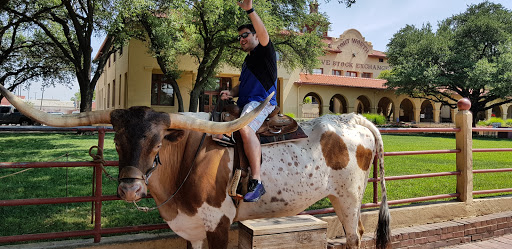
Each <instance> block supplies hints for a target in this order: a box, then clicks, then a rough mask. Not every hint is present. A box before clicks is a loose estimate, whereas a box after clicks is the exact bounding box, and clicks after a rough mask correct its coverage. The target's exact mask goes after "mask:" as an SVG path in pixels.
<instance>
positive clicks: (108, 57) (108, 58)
mask: <svg viewBox="0 0 512 249" xmlns="http://www.w3.org/2000/svg"><path fill="white" fill-rule="evenodd" d="M108 67H110V56H109V57H108Z"/></svg>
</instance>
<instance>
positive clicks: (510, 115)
mask: <svg viewBox="0 0 512 249" xmlns="http://www.w3.org/2000/svg"><path fill="white" fill-rule="evenodd" d="M511 118H512V105H510V106H509V107H508V109H507V119H511Z"/></svg>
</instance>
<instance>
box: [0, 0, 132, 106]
mask: <svg viewBox="0 0 512 249" xmlns="http://www.w3.org/2000/svg"><path fill="white" fill-rule="evenodd" d="M114 7H115V6H114V5H113V4H112V3H111V1H108V0H77V1H70V0H62V1H58V0H48V1H29V0H10V1H8V3H6V4H5V5H4V6H3V7H2V13H9V15H12V16H13V17H14V18H17V19H20V20H23V22H24V23H25V24H26V25H30V27H31V28H32V29H31V31H30V32H33V33H34V34H37V35H38V37H39V38H40V39H41V40H42V41H45V44H43V45H40V46H39V47H38V49H39V50H41V51H43V52H44V53H40V54H39V55H38V56H39V58H40V59H41V60H43V61H46V62H52V61H53V62H56V64H53V65H52V66H54V67H56V66H58V70H57V72H58V73H59V77H60V78H61V79H62V78H69V77H70V76H74V77H76V79H77V81H78V84H79V86H80V94H81V99H82V100H83V101H82V102H81V103H80V110H81V111H90V110H91V107H92V97H93V92H94V88H95V87H96V83H97V81H98V79H99V77H100V75H101V73H102V70H103V67H104V65H105V62H106V61H107V59H108V57H109V56H110V55H111V54H112V53H113V52H114V51H115V49H111V48H113V47H115V45H116V44H121V43H122V41H119V42H117V41H118V40H119V39H116V38H119V37H122V36H120V35H117V34H122V32H121V31H120V30H119V29H121V28H122V27H123V26H122V23H116V22H117V21H118V19H116V17H117V13H116V11H115V9H114ZM30 32H29V33H30ZM94 32H99V33H100V32H107V33H108V34H109V35H107V39H106V41H105V43H104V46H103V51H99V54H100V56H99V57H98V58H97V60H96V61H95V62H93V58H92V47H91V39H92V35H93V33H94ZM21 35H22V34H21V33H18V36H16V37H15V39H21ZM116 42H117V43H116ZM57 78H58V77H57ZM60 82H65V81H63V80H60Z"/></svg>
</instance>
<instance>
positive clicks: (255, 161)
mask: <svg viewBox="0 0 512 249" xmlns="http://www.w3.org/2000/svg"><path fill="white" fill-rule="evenodd" d="M238 5H239V6H240V7H241V8H242V9H244V10H245V11H246V12H247V15H248V16H249V18H250V19H251V23H252V24H246V25H242V26H240V27H239V28H238V40H239V41H240V46H241V47H242V50H243V51H245V52H247V53H248V54H247V56H246V57H245V61H244V64H243V65H242V72H241V73H240V84H239V85H238V86H236V87H234V88H233V89H231V91H229V90H224V91H221V92H220V95H221V99H222V100H226V99H228V98H232V97H237V96H238V101H237V105H238V106H239V107H240V109H242V113H241V115H242V116H243V115H245V114H246V113H249V112H250V111H251V110H253V109H254V108H256V107H257V106H258V105H259V104H260V102H261V101H264V100H265V98H266V97H268V95H270V94H271V93H272V92H275V91H276V89H277V62H276V52H275V50H274V45H273V44H272V42H271V41H270V38H269V36H268V33H267V30H266V28H265V25H264V24H263V21H262V20H261V19H260V17H259V16H258V14H256V11H255V10H254V9H253V7H252V0H243V1H242V2H238ZM276 105H277V101H276V97H275V95H274V96H273V97H272V100H270V102H269V104H268V105H267V106H266V107H265V109H264V110H263V111H262V112H261V113H260V114H259V116H258V117H257V118H255V119H254V120H253V121H252V122H251V123H249V124H248V125H247V126H245V127H244V128H242V129H241V130H240V135H241V137H242V140H243V142H244V150H245V153H246V154H247V159H248V160H249V166H250V167H251V172H252V179H251V180H249V186H248V192H247V194H246V195H245V196H244V201H245V202H255V201H258V200H259V199H260V198H261V196H262V195H263V194H265V188H264V187H263V183H262V182H261V178H260V168H261V144H260V140H259V139H258V137H257V136H256V131H257V130H258V129H259V128H260V126H261V125H262V124H263V121H265V118H266V117H267V116H268V115H269V114H270V113H271V112H272V111H273V110H274V108H275V106H276Z"/></svg>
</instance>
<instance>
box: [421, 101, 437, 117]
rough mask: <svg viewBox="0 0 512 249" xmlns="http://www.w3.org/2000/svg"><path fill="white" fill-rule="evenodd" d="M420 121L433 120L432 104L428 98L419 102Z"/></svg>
mask: <svg viewBox="0 0 512 249" xmlns="http://www.w3.org/2000/svg"><path fill="white" fill-rule="evenodd" d="M420 122H434V106H432V103H430V101H428V100H425V101H423V102H422V103H421V110H420Z"/></svg>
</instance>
